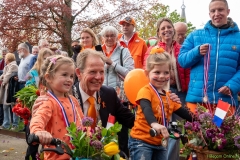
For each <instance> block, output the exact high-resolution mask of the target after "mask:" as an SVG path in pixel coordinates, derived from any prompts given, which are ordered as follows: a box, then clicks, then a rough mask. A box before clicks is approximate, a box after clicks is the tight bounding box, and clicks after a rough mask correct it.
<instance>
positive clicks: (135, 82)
mask: <svg viewBox="0 0 240 160" xmlns="http://www.w3.org/2000/svg"><path fill="white" fill-rule="evenodd" d="M148 83H149V79H148V77H147V76H146V74H145V72H144V70H143V69H134V70H131V71H130V72H129V73H128V74H127V76H126V77H125V79H124V91H125V94H126V96H127V98H128V100H129V101H130V102H131V103H132V104H134V105H136V102H135V101H136V98H137V94H138V92H139V90H140V89H141V88H142V87H144V86H145V85H146V84H148Z"/></svg>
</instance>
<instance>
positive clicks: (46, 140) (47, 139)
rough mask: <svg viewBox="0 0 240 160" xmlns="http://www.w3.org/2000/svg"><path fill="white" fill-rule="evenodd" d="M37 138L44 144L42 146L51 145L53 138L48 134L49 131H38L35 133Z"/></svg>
mask: <svg viewBox="0 0 240 160" xmlns="http://www.w3.org/2000/svg"><path fill="white" fill-rule="evenodd" d="M35 135H36V136H38V138H39V142H40V143H41V144H42V145H45V144H46V145H48V144H50V143H51V141H52V139H53V137H52V135H51V134H50V133H49V132H47V131H37V132H36V133H35Z"/></svg>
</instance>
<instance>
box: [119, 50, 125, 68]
mask: <svg viewBox="0 0 240 160" xmlns="http://www.w3.org/2000/svg"><path fill="white" fill-rule="evenodd" d="M123 50H124V47H123V48H122V49H121V53H120V64H121V66H123V56H122V52H123Z"/></svg>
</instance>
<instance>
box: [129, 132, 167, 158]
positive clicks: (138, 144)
mask: <svg viewBox="0 0 240 160" xmlns="http://www.w3.org/2000/svg"><path fill="white" fill-rule="evenodd" d="M128 148H129V151H130V158H131V160H167V149H166V148H165V147H163V146H161V145H159V146H155V145H151V144H148V143H146V142H144V141H141V140H138V139H134V138H132V137H131V136H130V137H129V141H128Z"/></svg>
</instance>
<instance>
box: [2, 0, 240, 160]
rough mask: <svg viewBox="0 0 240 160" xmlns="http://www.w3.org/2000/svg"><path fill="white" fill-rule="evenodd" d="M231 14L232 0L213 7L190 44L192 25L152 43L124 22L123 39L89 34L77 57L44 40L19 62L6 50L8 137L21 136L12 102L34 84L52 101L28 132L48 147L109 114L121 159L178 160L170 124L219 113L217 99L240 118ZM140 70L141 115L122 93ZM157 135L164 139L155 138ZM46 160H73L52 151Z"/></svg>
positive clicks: (23, 47)
mask: <svg viewBox="0 0 240 160" xmlns="http://www.w3.org/2000/svg"><path fill="white" fill-rule="evenodd" d="M229 12H230V9H229V6H228V3H227V1H226V0H211V2H210V4H209V16H210V20H209V21H208V22H207V23H206V25H205V27H204V28H203V29H199V30H196V31H193V32H192V33H189V35H188V36H187V34H188V33H187V31H188V28H187V25H186V24H185V23H183V22H177V23H175V24H173V23H172V21H171V20H170V19H169V18H161V19H159V20H158V21H157V22H156V24H157V26H156V28H157V30H156V36H154V37H151V38H149V39H148V40H146V41H145V40H143V39H142V38H141V37H139V35H138V33H137V31H136V22H135V20H134V19H133V18H132V17H130V16H127V17H125V18H124V19H122V20H121V21H120V22H119V25H121V33H118V30H117V29H116V28H115V27H114V26H105V27H103V28H102V30H101V32H100V33H99V34H95V33H94V32H93V30H92V29H90V28H85V29H83V30H82V31H81V32H80V39H79V40H72V43H71V46H72V51H73V56H72V57H69V56H68V53H66V52H64V51H59V50H57V51H56V49H53V48H51V47H50V44H49V42H48V41H47V40H46V39H41V40H40V41H39V43H38V46H33V47H30V46H29V44H27V43H20V44H19V45H18V48H17V52H15V53H9V52H8V50H7V49H2V50H1V51H2V60H1V61H0V74H1V76H0V125H1V126H0V129H11V130H17V128H18V123H19V121H20V119H19V117H18V116H16V115H15V113H12V109H11V108H12V107H13V105H14V104H15V103H16V99H15V98H13V95H14V94H15V93H16V92H17V91H19V90H21V89H22V88H24V87H25V86H28V85H35V86H37V87H38V88H39V89H40V90H41V93H43V91H44V93H43V94H42V95H41V96H39V97H38V98H37V100H36V101H35V103H34V105H33V109H32V117H31V121H30V124H29V125H26V126H25V128H24V131H25V132H26V135H27V136H28V135H29V133H34V134H35V135H37V136H38V137H39V140H40V143H41V144H42V145H44V146H45V147H48V145H49V143H50V142H51V139H52V138H53V137H54V138H59V139H61V140H63V141H64V142H66V143H67V144H69V143H70V140H69V138H68V137H67V136H66V133H67V130H66V127H67V126H69V124H70V122H75V123H76V125H77V126H78V127H81V125H82V124H81V123H80V122H81V119H82V118H83V117H85V116H89V117H92V118H93V120H94V123H93V125H92V126H91V127H92V128H95V126H96V123H97V122H98V120H101V121H102V125H103V127H106V125H107V121H108V116H109V114H111V115H113V116H115V118H116V121H118V122H119V123H120V124H122V130H121V131H120V132H119V133H118V139H119V148H120V150H121V152H120V155H121V156H122V157H125V158H126V157H130V158H131V160H139V159H142V158H145V159H154V160H155V159H159V160H178V159H179V155H178V150H179V143H177V142H178V141H174V140H172V139H171V138H170V139H169V140H168V138H169V133H168V130H167V127H168V123H169V122H170V121H177V120H180V119H184V120H186V121H192V119H193V118H194V116H193V115H194V113H195V108H196V105H197V103H199V104H202V105H203V106H206V105H210V106H211V108H212V109H215V108H216V105H217V102H218V100H219V99H221V100H223V101H225V102H228V103H229V104H230V105H231V111H232V113H234V112H237V111H238V110H237V109H238V93H239V92H240V43H239V42H238V40H239V39H238V38H240V32H239V28H238V26H237V24H236V23H235V22H234V21H233V20H232V19H231V18H229V17H228V15H229ZM186 36H187V37H186ZM136 68H138V69H144V70H145V73H146V76H147V77H148V79H149V84H147V85H146V86H144V87H143V88H141V89H140V91H139V92H138V94H137V97H136V104H137V105H136V106H133V104H131V103H130V102H129V101H128V99H127V96H126V95H125V93H124V79H125V77H126V75H127V74H128V73H129V72H130V71H131V70H134V69H136ZM137 81H140V79H139V80H137ZM132 87H134V86H132ZM103 102H104V103H103ZM132 107H133V108H134V109H133V111H132ZM187 108H189V109H187ZM63 114H64V115H65V116H64V117H65V119H64V118H62V117H63ZM10 127H11V128H10ZM151 128H153V129H154V130H155V131H156V132H157V136H156V137H151V136H150V134H149V130H150V129H151ZM129 129H131V131H130V134H129ZM166 141H168V145H167V146H165V143H166ZM37 152H38V145H35V144H34V145H33V144H29V146H28V149H27V152H26V157H25V159H26V160H28V159H29V158H30V156H31V157H32V159H36V154H37ZM44 159H54V160H55V159H70V157H69V155H67V154H64V155H57V154H56V153H53V152H45V153H44Z"/></svg>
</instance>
